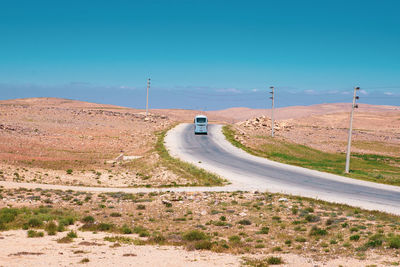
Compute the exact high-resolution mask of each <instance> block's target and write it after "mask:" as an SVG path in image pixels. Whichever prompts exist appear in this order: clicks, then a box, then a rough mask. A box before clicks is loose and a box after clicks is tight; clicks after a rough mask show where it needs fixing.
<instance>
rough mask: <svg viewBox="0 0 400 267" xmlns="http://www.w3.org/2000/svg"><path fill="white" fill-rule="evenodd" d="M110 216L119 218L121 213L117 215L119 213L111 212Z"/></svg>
mask: <svg viewBox="0 0 400 267" xmlns="http://www.w3.org/2000/svg"><path fill="white" fill-rule="evenodd" d="M110 216H111V217H121V216H122V215H121V213H119V212H112V213H111V214H110Z"/></svg>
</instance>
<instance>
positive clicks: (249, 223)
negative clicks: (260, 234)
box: [238, 219, 251, 225]
mask: <svg viewBox="0 0 400 267" xmlns="http://www.w3.org/2000/svg"><path fill="white" fill-rule="evenodd" d="M238 224H241V225H251V222H250V221H249V220H247V219H243V220H240V221H238Z"/></svg>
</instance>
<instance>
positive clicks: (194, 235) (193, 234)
mask: <svg viewBox="0 0 400 267" xmlns="http://www.w3.org/2000/svg"><path fill="white" fill-rule="evenodd" d="M182 238H183V239H184V240H187V241H200V240H205V239H207V235H206V234H205V233H204V232H201V231H199V230H192V231H189V232H186V233H185V234H184V235H183V236H182Z"/></svg>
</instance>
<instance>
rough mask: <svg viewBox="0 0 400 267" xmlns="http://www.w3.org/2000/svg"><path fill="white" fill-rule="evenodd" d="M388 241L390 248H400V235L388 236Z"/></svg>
mask: <svg viewBox="0 0 400 267" xmlns="http://www.w3.org/2000/svg"><path fill="white" fill-rule="evenodd" d="M388 243H389V247H390V248H400V236H399V235H396V236H392V237H389V238H388Z"/></svg>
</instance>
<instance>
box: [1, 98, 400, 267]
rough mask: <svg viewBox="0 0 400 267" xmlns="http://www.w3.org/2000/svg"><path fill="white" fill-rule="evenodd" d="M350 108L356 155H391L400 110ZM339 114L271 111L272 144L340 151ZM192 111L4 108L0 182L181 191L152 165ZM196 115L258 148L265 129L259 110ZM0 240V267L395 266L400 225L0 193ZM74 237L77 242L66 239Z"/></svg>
mask: <svg viewBox="0 0 400 267" xmlns="http://www.w3.org/2000/svg"><path fill="white" fill-rule="evenodd" d="M360 106H361V107H360V110H358V111H357V113H356V115H355V120H354V129H355V131H354V132H355V134H354V139H353V140H354V141H353V144H354V145H353V151H356V152H360V153H374V154H382V155H391V156H397V157H398V156H399V151H400V111H399V109H398V108H396V107H373V106H365V108H363V106H362V105H360ZM346 109H348V105H345V104H333V105H317V106H314V107H290V108H283V109H278V111H280V112H278V113H277V114H279V115H277V118H278V120H277V121H276V125H275V126H276V135H277V137H278V138H282V139H285V140H289V141H291V142H295V143H298V144H305V145H307V146H311V147H313V148H316V149H320V150H323V151H330V152H343V151H344V146H345V142H346V140H347V130H346V128H347V124H348V110H346ZM343 110H345V111H346V112H344V111H343ZM197 113H198V112H197V111H185V110H152V111H151V114H150V116H148V117H147V118H146V116H145V115H144V113H143V111H142V110H135V109H128V108H124V107H117V106H111V105H100V104H94V103H86V102H80V101H73V100H65V99H49V98H34V99H22V100H9V101H0V179H1V180H6V181H17V182H22V181H24V182H33V183H48V184H65V185H85V186H109V187H143V186H145V187H159V186H165V185H171V184H172V183H175V184H178V185H179V184H181V185H184V184H187V183H190V182H192V181H190V180H188V177H187V176H185V175H182V174H179V173H178V174H177V173H176V172H174V171H172V170H171V169H170V168H168V165H163V164H162V161H161V159H160V154H159V153H158V152H157V151H156V150H155V145H156V143H157V140H158V136H157V133H159V132H161V131H165V130H167V129H169V128H170V127H172V126H173V125H174V124H176V123H177V122H180V121H191V120H192V118H193V116H194V115H196V114H197ZM206 114H207V115H208V116H209V118H210V120H211V121H213V122H228V123H232V122H238V123H236V124H235V127H236V129H237V130H238V131H239V132H240V134H239V136H238V139H240V140H241V141H242V142H243V143H245V144H246V145H248V144H250V145H252V146H257V142H259V141H258V140H263V141H265V136H266V135H268V133H269V130H270V129H271V122H270V120H269V119H268V117H267V116H268V112H267V111H262V110H250V109H241V108H239V109H230V110H226V111H215V112H206ZM263 114H264V117H263V116H262V115H263ZM251 118H253V119H251ZM239 121H242V122H239ZM255 137H256V138H255ZM246 142H247V143H246ZM65 214H67V215H68V216H70V217H68V218H67V217H65V216H67V215H65ZM63 216H64V217H63ZM88 216H90V217H91V218H88ZM31 219H32V221H31ZM66 219H67V221H68V222H70V223H68V224H65V220H66ZM52 222H53V224H54V225H55V226H56V227H57V231H55V232H53V233H51V227H50V225H51V224H52ZM64 224H65V229H63V227H61V226H60V225H64ZM54 225H53V226H54ZM0 229H1V230H2V232H0V246H1V247H2V248H3V249H2V250H1V251H0V266H2V265H4V266H21V265H27V266H37V265H61V266H67V265H78V264H79V265H81V264H86V265H93V266H94V265H97V266H98V265H106V264H115V263H117V264H119V265H121V266H129V265H143V266H154V265H159V266H240V265H246V264H247V265H250V266H257V264H264V265H265V266H266V265H267V264H268V261H269V260H270V259H271V257H274V258H275V259H272V260H277V259H280V260H282V262H283V264H284V265H290V266H340V265H342V266H348V265H352V266H360V265H361V266H367V265H371V266H373V265H399V264H400V263H399V260H398V255H399V247H400V227H399V219H398V217H396V216H391V215H387V214H382V213H377V212H367V211H362V210H359V209H354V208H351V207H346V206H341V205H334V204H329V203H324V202H320V201H315V200H310V199H304V198H297V197H290V196H284V195H276V194H269V193H263V192H234V193H232V192H231V193H228V192H219V193H217V192H203V193H190V192H181V193H173V192H164V193H139V194H124V193H85V192H74V191H59V190H42V189H39V188H38V189H24V188H20V189H4V188H2V189H1V188H0ZM5 230H8V231H5ZM71 230H72V231H76V235H77V237H74V236H73V237H67V235H68V233H70V231H71ZM193 232H194V233H193ZM28 235H30V236H31V237H28ZM193 236H194V237H193ZM260 266H262V265H260Z"/></svg>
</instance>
